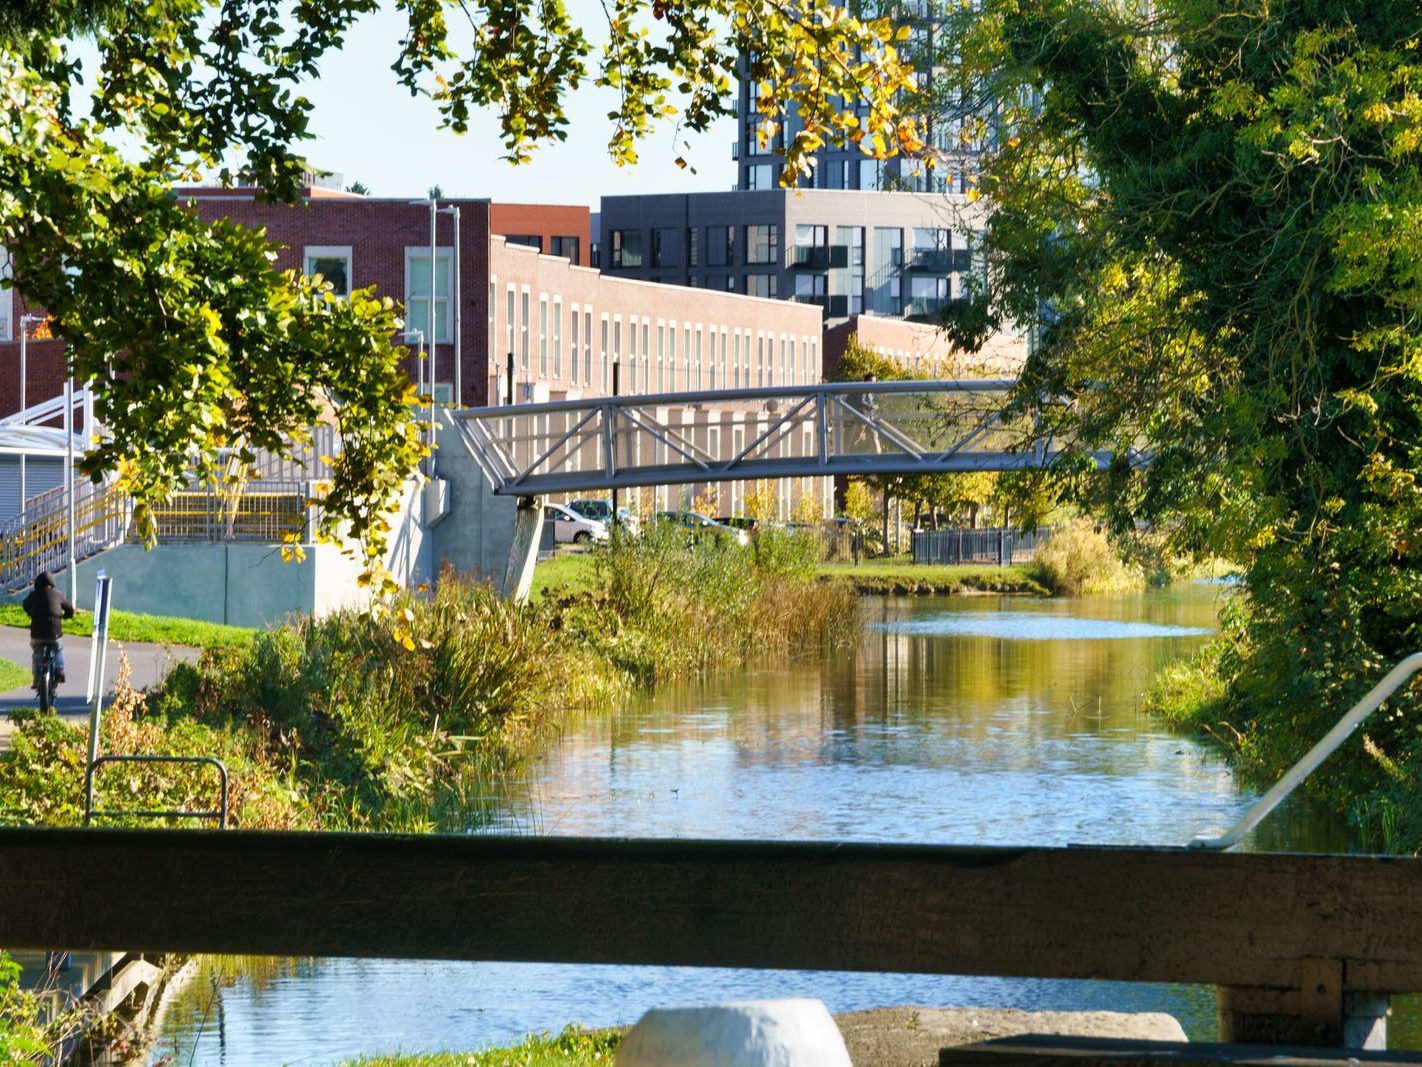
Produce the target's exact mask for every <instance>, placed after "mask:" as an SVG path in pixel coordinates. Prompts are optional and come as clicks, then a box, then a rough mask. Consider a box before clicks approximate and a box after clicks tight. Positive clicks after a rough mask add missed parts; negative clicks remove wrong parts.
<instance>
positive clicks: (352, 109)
mask: <svg viewBox="0 0 1422 1067" xmlns="http://www.w3.org/2000/svg"><path fill="white" fill-rule="evenodd" d="M569 8H570V11H571V13H572V14H573V17H574V18H578V19H581V20H582V25H583V26H584V28H585V30H587V31H588V32H589V34H590V36H591V35H592V33H593V32H594V31H595V30H596V28H597V24H598V21H599V20H601V19H603V18H604V16H603V14H602V10H601V7H600V5H599V4H597V3H596V2H593V0H573V2H572V3H570V4H569ZM401 27H402V22H401V19H400V18H399V16H398V15H396V14H395V13H393V12H390V11H381V12H379V13H377V14H375V15H367V16H365V17H364V18H363V19H362V20H361V21H360V22H359V23H358V24H357V26H356V27H355V28H354V29H353V30H352V31H351V33H350V35H349V36H348V38H347V44H346V47H345V48H344V49H343V50H342V51H341V52H340V53H333V54H331V55H328V56H327V57H326V59H325V61H324V63H323V69H322V76H321V79H320V81H319V82H317V83H315V84H313V85H310V86H308V87H307V90H306V95H307V96H308V97H309V98H310V99H311V101H312V103H313V104H314V105H315V111H314V114H313V116H312V121H311V130H312V132H313V133H314V134H315V139H314V140H313V141H311V142H309V143H308V144H307V146H306V147H305V154H306V156H307V158H308V159H309V160H310V161H311V162H312V163H313V164H315V165H316V166H318V167H320V168H321V169H323V170H329V171H335V172H338V173H340V174H341V175H343V177H344V180H345V182H346V183H350V182H352V181H361V182H363V183H365V184H366V185H367V186H369V187H370V190H371V192H372V194H374V195H376V196H408V197H412V198H414V197H423V196H424V195H425V194H426V192H427V191H428V189H429V188H430V186H432V185H435V184H438V185H439V186H440V188H441V189H442V190H443V192H444V194H445V195H446V196H468V197H490V198H492V199H494V200H500V201H511V202H518V203H560V204H586V205H588V206H590V207H592V208H593V210H597V201H598V197H600V196H604V195H617V194H629V193H674V192H699V191H703V190H725V189H730V188H731V187H732V186H733V185H734V184H735V162H734V161H733V160H732V159H731V145H732V143H733V142H734V140H735V122H734V120H729V119H728V120H723V121H722V122H721V123H720V124H718V125H717V126H716V127H714V128H713V129H712V130H711V131H710V132H709V133H707V134H704V135H702V136H700V137H696V138H693V139H691V148H690V152H689V154H688V156H687V158H688V159H689V160H690V162H691V164H692V166H693V167H695V168H696V170H697V173H695V174H692V173H689V172H687V171H683V170H681V169H679V168H678V167H677V166H676V165H675V163H674V162H673V161H674V160H675V158H676V156H677V155H678V154H681V153H680V152H679V146H680V144H681V141H682V139H683V138H679V137H677V136H676V134H675V129H674V127H673V126H671V125H669V124H668V125H664V126H660V127H658V128H657V129H656V130H655V131H654V132H653V134H652V135H651V137H650V138H649V139H648V140H647V141H645V142H644V143H643V144H642V145H641V146H640V147H639V153H640V156H641V158H640V160H639V161H638V162H637V164H636V165H634V166H631V167H618V166H616V165H615V164H614V163H613V162H612V161H611V160H610V159H609V158H608V155H607V137H608V134H609V133H610V131H611V124H610V123H609V121H608V119H607V112H608V110H609V109H610V107H611V106H612V105H613V99H612V97H611V96H610V95H609V94H606V93H604V92H603V91H601V90H596V89H594V88H593V87H592V86H591V85H588V84H585V85H584V86H583V87H582V88H581V89H579V91H578V93H577V94H576V97H575V98H574V99H573V100H572V101H570V104H569V108H568V111H569V115H570V118H571V123H570V125H569V132H568V139H567V140H566V141H565V142H563V143H562V144H556V145H552V146H548V147H544V148H540V149H538V150H537V151H536V152H535V153H534V158H533V161H532V162H531V163H525V164H523V165H521V166H514V165H512V164H510V163H506V162H504V161H503V160H502V159H500V158H499V157H500V155H501V154H502V144H501V142H500V141H499V139H498V127H497V116H495V115H487V116H477V117H475V118H474V120H473V121H471V123H470V131H469V133H467V134H464V135H462V136H461V135H458V134H454V133H451V132H449V131H447V130H445V131H441V130H439V129H438V124H439V118H438V114H437V112H436V111H435V108H434V105H433V104H432V103H430V101H428V100H426V99H423V98H416V97H411V96H410V95H409V93H408V92H407V91H406V90H405V89H403V88H402V87H400V86H399V85H397V84H396V82H395V75H394V74H393V73H392V72H391V71H390V69H389V68H390V64H391V62H393V60H394V58H395V53H396V47H397V43H398V41H399V38H400V34H401Z"/></svg>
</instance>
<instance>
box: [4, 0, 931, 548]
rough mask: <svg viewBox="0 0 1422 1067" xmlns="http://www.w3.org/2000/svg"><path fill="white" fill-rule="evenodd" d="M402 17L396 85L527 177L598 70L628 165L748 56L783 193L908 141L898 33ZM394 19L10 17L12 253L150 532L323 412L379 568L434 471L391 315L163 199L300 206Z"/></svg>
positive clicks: (480, 9)
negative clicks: (244, 196)
mask: <svg viewBox="0 0 1422 1067" xmlns="http://www.w3.org/2000/svg"><path fill="white" fill-rule="evenodd" d="M396 3H397V6H398V8H399V9H400V10H401V11H402V12H403V13H404V14H405V16H406V17H407V20H408V33H407V34H406V35H405V37H404V38H403V40H401V41H398V42H392V58H393V64H392V69H393V71H394V77H395V78H397V79H398V81H399V82H401V83H402V84H404V85H405V86H407V87H409V89H410V90H411V91H412V92H418V93H422V94H425V95H427V96H428V97H430V98H431V100H432V101H433V103H434V105H435V108H436V109H437V112H438V116H439V119H440V121H442V122H443V123H444V124H445V125H447V126H449V127H451V128H453V129H455V130H457V131H463V130H464V129H465V128H466V126H467V123H468V119H469V115H470V114H471V112H472V111H473V110H475V109H479V108H494V109H496V110H497V111H498V113H499V115H500V123H501V128H502V136H503V142H504V149H505V152H506V154H507V156H508V158H511V159H515V160H523V159H526V158H528V155H529V153H530V151H531V150H532V148H533V146H535V145H536V144H538V143H539V142H543V141H547V140H550V139H553V140H557V139H561V138H562V137H564V136H565V135H566V122H567V119H566V116H565V114H564V102H565V100H566V99H567V95H568V94H569V93H572V92H575V91H577V90H578V89H579V87H580V85H581V84H582V83H583V82H584V81H586V80H588V79H590V78H591V79H595V80H596V81H597V82H598V83H600V84H602V85H605V86H610V87H611V88H613V89H614V90H616V91H617V93H618V106H617V108H616V110H615V112H614V113H613V115H612V116H611V119H612V136H611V141H610V151H611V152H612V154H613V155H614V156H615V157H616V158H617V159H619V160H622V161H630V160H632V159H634V158H635V150H634V147H633V146H634V144H635V142H636V139H637V138H638V137H639V136H641V135H643V134H644V133H646V132H647V130H648V129H649V128H650V127H651V125H652V124H653V123H654V122H655V121H657V120H659V119H662V118H665V117H667V116H669V115H672V114H679V115H680V120H681V122H682V123H683V124H684V125H685V126H687V127H688V128H689V129H693V130H698V129H704V128H705V127H706V126H707V125H709V124H710V123H711V122H712V121H713V120H714V119H716V118H718V117H719V116H721V115H724V114H728V113H729V111H730V108H731V106H732V104H733V101H732V100H731V99H730V92H729V91H730V87H731V84H732V74H733V70H734V64H735V62H736V59H737V56H738V55H739V54H740V53H742V52H746V53H753V58H752V59H751V73H752V76H753V77H754V78H755V79H756V80H757V84H758V88H759V99H758V106H759V108H760V111H761V114H762V116H763V122H764V128H765V129H766V130H768V131H769V130H773V129H774V128H775V126H776V125H777V124H778V123H779V122H780V121H782V120H783V118H784V116H785V114H786V111H787V109H793V110H796V111H798V112H799V114H800V115H801V117H802V119H803V123H802V127H803V128H801V129H800V130H799V132H798V133H797V134H796V135H795V137H794V138H792V139H791V145H790V153H789V155H788V157H787V180H791V179H793V175H794V173H795V172H796V171H797V170H798V171H803V170H805V169H807V168H808V165H809V164H808V162H807V159H808V155H809V153H810V152H812V151H813V150H814V149H815V148H816V147H818V146H819V145H820V144H821V143H823V142H824V141H825V140H826V139H829V138H834V137H841V138H845V137H847V138H850V139H853V140H857V141H859V142H860V143H861V145H862V146H863V147H864V148H865V150H866V151H867V152H871V153H875V154H880V155H882V154H886V153H888V152H891V151H893V150H895V149H897V148H899V147H905V146H906V147H913V146H914V145H915V144H916V140H915V136H914V132H913V126H912V123H911V122H910V121H909V120H908V119H907V118H905V117H904V115H903V114H902V113H900V112H899V110H898V108H897V105H896V102H895V101H896V100H897V99H898V97H899V94H900V90H902V89H903V88H905V87H906V86H907V84H908V78H909V72H908V70H907V68H906V67H905V66H904V65H903V64H902V63H901V62H900V60H899V58H898V55H897V52H896V50H895V47H894V43H895V41H896V40H897V36H898V29H897V27H896V26H895V25H894V24H893V23H892V22H889V21H887V20H878V21H873V20H870V21H865V22H860V21H858V20H855V19H853V18H850V17H848V16H847V15H846V13H845V12H844V11H843V10H842V9H838V8H834V7H831V6H829V5H828V3H826V2H825V0H783V2H777V3H773V4H768V5H767V4H759V3H752V2H751V0H713V2H710V3H704V4H702V3H698V4H686V5H676V4H670V3H667V2H665V0H617V2H616V3H614V4H612V5H609V6H608V8H607V11H608V16H609V20H610V21H609V27H608V29H609V34H610V40H609V44H608V45H607V47H606V49H605V50H604V52H603V54H602V56H601V57H600V58H599V59H597V61H596V62H595V63H594V61H593V57H592V55H591V52H592V50H591V48H590V46H589V44H588V41H587V37H586V36H585V34H584V32H583V30H582V29H581V28H580V27H578V26H577V25H575V24H574V23H573V22H572V21H571V20H570V19H569V17H568V15H567V12H566V11H565V9H564V7H563V5H562V3H561V0H543V2H541V3H539V4H536V5H530V4H517V3H505V2H503V0H486V2H484V3H473V4H470V3H465V2H463V0H458V2H456V0H396ZM377 4H378V0H220V2H219V0H153V2H151V3H144V4H134V3H128V2H123V0H18V2H14V3H9V4H6V5H3V6H0V112H2V113H3V114H0V243H3V245H4V246H5V247H6V248H8V249H10V250H11V253H12V257H13V267H14V271H13V273H14V282H13V284H14V287H15V288H16V289H17V290H18V291H19V292H20V293H21V294H22V296H23V297H24V299H25V300H26V301H27V302H28V303H29V304H31V305H38V306H42V307H43V308H44V309H45V310H46V311H47V312H48V313H49V314H50V316H51V317H52V319H53V321H54V324H55V332H56V333H58V334H61V335H62V336H63V337H64V338H65V340H66V342H67V346H68V347H67V357H68V360H69V365H70V370H71V372H72V374H73V375H74V377H75V378H76V379H78V380H80V381H85V380H92V381H93V382H95V383H96V385H97V386H98V392H99V395H100V400H99V403H98V410H99V414H100V416H101V417H102V418H103V420H104V422H105V424H106V427H107V430H108V434H109V436H108V437H107V438H106V439H105V441H104V442H103V443H102V445H101V446H100V447H98V448H97V449H96V450H94V451H93V452H91V453H90V454H89V455H88V457H87V458H86V459H85V461H84V470H85V471H86V472H87V473H89V474H90V475H93V476H95V477H97V476H99V475H101V474H103V473H106V472H117V474H118V477H119V480H120V482H121V484H122V485H123V487H124V488H125V489H127V490H128V491H129V492H130V493H131V494H132V495H133V496H134V498H135V500H136V502H137V516H138V519H139V521H140V523H141V522H142V521H143V519H144V516H145V514H146V509H147V507H148V505H149V504H150V503H151V502H153V501H156V500H161V499H162V498H163V497H164V496H165V495H167V494H168V493H170V492H171V491H172V488H173V486H174V485H175V484H176V482H177V481H178V480H179V479H181V478H182V477H183V476H184V474H185V471H186V470H188V469H189V468H190V467H191V465H192V464H193V463H196V465H197V467H198V469H199V471H200V472H202V473H204V474H206V475H207V476H209V477H210V478H212V479H219V478H221V477H223V476H225V475H227V474H229V473H230V469H229V467H228V462H229V458H228V457H229V453H227V452H224V451H223V450H224V449H228V448H235V450H236V455H237V457H238V459H239V460H240V459H242V458H243V457H245V456H248V455H250V453H251V451H252V450H253V449H256V448H259V447H260V448H275V449H281V448H283V447H284V446H285V445H286V444H287V443H288V442H290V441H293V440H297V441H299V440H301V438H302V437H303V435H304V434H306V432H307V428H308V427H309V426H310V425H311V424H312V423H313V422H314V421H315V420H316V418H317V417H318V416H320V415H322V414H323V413H327V412H333V413H334V417H335V418H336V419H337V421H338V422H339V423H340V429H341V431H342V434H343V438H344V441H345V448H344V451H343V453H342V455H341V456H340V457H339V460H338V462H337V464H336V466H335V473H334V476H333V479H332V481H331V483H330V487H329V490H328V492H327V493H326V494H325V496H324V498H323V500H322V501H321V503H322V509H321V514H322V516H323V518H322V529H323V531H324V532H325V533H326V534H328V535H334V534H336V533H337V532H341V533H348V534H353V535H355V536H357V537H361V538H363V539H364V540H365V542H366V549H367V554H368V558H369V559H370V560H371V561H372V562H373V561H375V560H376V559H378V556H379V553H380V550H381V545H382V542H383V538H384V532H385V531H384V528H383V520H382V518H381V514H382V512H383V511H384V510H385V509H386V508H387V507H388V506H389V505H390V504H391V503H392V502H393V499H394V497H395V494H396V493H397V492H398V490H399V486H400V483H401V480H402V478H403V477H404V475H405V474H406V473H407V472H409V471H410V470H411V469H412V468H413V467H414V465H415V463H416V461H417V460H418V459H419V458H420V456H421V454H422V452H423V445H422V443H421V439H420V433H419V425H418V421H417V415H416V414H415V411H416V409H415V407H414V406H413V404H412V401H413V400H414V396H413V390H412V388H411V386H410V383H409V382H408V381H407V379H406V376H405V375H404V373H403V372H402V371H400V369H399V362H400V360H401V359H402V357H403V356H404V355H405V350H404V349H403V348H400V347H398V346H396V345H395V344H393V342H392V338H394V337H395V336H396V334H397V331H398V330H399V328H400V323H399V319H398V309H397V308H396V307H395V306H394V305H393V304H392V303H390V302H389V301H388V300H385V299H382V298H380V297H378V296H377V295H375V294H374V293H372V292H370V291H365V292H358V293H354V294H352V295H351V297H350V299H349V300H341V299H337V298H336V297H335V296H334V295H333V294H332V293H331V292H330V289H329V287H328V286H326V285H324V284H323V283H318V282H314V281H312V280H309V279H306V278H303V277H300V276H299V275H295V274H291V273H285V274H283V273H277V272H275V271H273V270H272V269H271V250H270V249H269V247H268V246H267V244H266V241H265V239H264V237H263V235H261V234H260V233H252V232H247V231H244V230H242V229H240V228H238V227H236V226H233V225H231V224H229V223H214V224H208V223H205V222H202V221H201V220H199V219H197V218H196V216H195V214H194V213H192V212H190V211H188V210H186V209H185V208H184V207H183V205H181V204H179V203H178V202H177V201H176V200H175V199H174V198H173V197H172V196H171V194H170V190H171V188H172V186H173V185H174V184H178V183H182V182H191V181H194V180H197V179H198V178H199V177H200V176H201V175H203V174H208V173H216V174H218V175H220V176H222V177H223V178H233V177H235V176H240V177H241V178H242V180H244V181H248V182H251V183H254V184H256V185H257V186H259V187H260V189H261V191H262V193H263V195H264V196H265V197H267V198H269V199H273V200H279V201H286V202H292V201H294V200H295V199H296V198H297V197H298V195H299V191H300V188H301V185H302V183H303V176H304V173H305V172H306V170H307V164H306V163H305V161H304V160H303V159H302V157H301V155H300V152H299V149H300V144H301V142H302V140H303V139H304V138H306V137H307V136H308V134H307V120H308V116H309V111H310V107H311V105H310V103H309V102H308V101H307V100H306V99H305V98H304V97H303V96H302V95H301V87H302V85H303V83H305V82H307V81H309V80H311V79H313V78H315V77H317V76H318V75H319V72H320V63H321V60H322V57H323V56H324V55H325V54H326V53H327V52H329V51H331V50H332V49H338V48H340V47H341V46H342V44H343V43H344V41H345V37H346V34H347V32H348V31H349V30H350V28H351V26H352V24H353V23H354V22H355V20H356V19H358V18H359V17H360V16H362V15H364V14H367V13H369V12H370V11H372V10H374V9H375V8H376V6H377ZM451 15H453V16H454V17H453V18H452V19H451V18H449V16H451ZM81 37H82V38H87V39H89V40H92V42H93V44H94V46H95V48H96V50H97V54H98V65H99V69H98V70H96V71H91V72H89V73H90V74H91V75H92V77H91V78H89V79H88V80H86V79H85V78H84V73H85V72H83V71H82V70H81V69H80V63H79V61H78V60H77V59H75V58H74V55H73V54H72V51H71V46H70V44H69V42H71V41H72V40H74V39H76V38H81ZM859 100H867V101H868V103H869V107H868V109H867V114H864V115H859V114H857V113H856V109H855V107H854V104H855V103H856V102H857V101H859Z"/></svg>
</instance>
